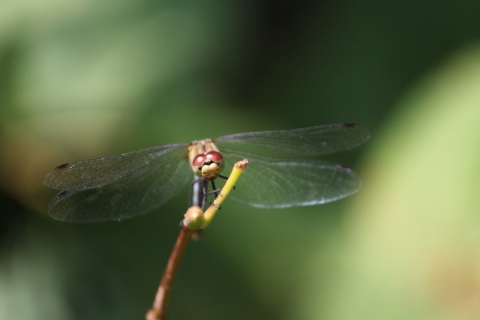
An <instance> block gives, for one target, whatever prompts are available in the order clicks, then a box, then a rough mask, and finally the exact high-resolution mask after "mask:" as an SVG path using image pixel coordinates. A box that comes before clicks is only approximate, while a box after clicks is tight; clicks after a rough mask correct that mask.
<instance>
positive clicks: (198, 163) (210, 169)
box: [192, 151, 225, 180]
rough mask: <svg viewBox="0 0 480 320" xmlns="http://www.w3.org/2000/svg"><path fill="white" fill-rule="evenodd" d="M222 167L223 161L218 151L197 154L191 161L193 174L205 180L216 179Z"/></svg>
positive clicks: (223, 165)
mask: <svg viewBox="0 0 480 320" xmlns="http://www.w3.org/2000/svg"><path fill="white" fill-rule="evenodd" d="M224 167H225V161H224V160H223V156H222V154H221V153H220V152H218V151H209V152H207V153H200V154H197V155H196V156H195V158H193V161H192V168H193V171H194V173H195V174H196V175H197V176H199V177H202V178H204V179H206V180H214V179H216V178H217V177H218V175H219V174H220V172H222V170H223V168H224Z"/></svg>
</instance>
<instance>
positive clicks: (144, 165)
mask: <svg viewBox="0 0 480 320" xmlns="http://www.w3.org/2000/svg"><path fill="white" fill-rule="evenodd" d="M369 137H370V133H369V132H368V130H366V129H364V128H362V127H360V126H358V125H355V124H332V125H323V126H315V127H309V128H301V129H293V130H281V131H260V132H246V133H239V134H232V135H227V136H223V137H219V138H217V139H215V140H212V139H205V140H199V141H193V142H191V143H177V144H169V145H163V146H158V147H153V148H147V149H143V150H138V151H133V152H129V153H124V154H120V155H114V156H108V157H102V158H97V159H91V160H84V161H77V162H72V163H67V164H63V165H60V166H58V167H57V168H55V169H54V170H53V171H52V172H50V173H49V174H48V175H47V176H46V177H45V180H44V183H45V185H46V186H48V187H50V188H53V189H56V190H58V193H57V195H56V196H55V197H54V198H53V200H52V201H51V202H50V205H49V213H50V215H51V216H52V217H53V218H55V219H58V220H62V221H71V222H95V221H105V220H120V219H126V218H131V217H133V216H136V215H140V214H143V213H146V212H148V211H151V210H153V209H156V208H158V207H160V206H161V205H162V204H164V203H165V202H166V201H167V200H169V199H171V198H172V197H174V196H175V195H176V194H178V193H180V191H182V190H187V186H188V183H191V181H192V176H193V175H192V170H193V172H194V174H195V175H197V176H198V177H201V178H203V179H204V180H205V181H213V180H214V179H216V178H217V177H219V176H220V172H221V170H222V169H223V168H224V167H226V168H232V167H233V164H234V163H235V162H237V161H239V160H242V159H248V161H249V167H248V170H247V171H246V172H245V174H243V175H242V178H241V179H240V180H239V182H238V185H237V188H236V189H235V190H234V191H233V192H232V194H231V195H230V198H231V199H233V200H237V201H239V202H242V203H245V204H247V205H250V206H253V207H257V208H288V207H295V206H309V205H318V204H323V203H327V202H331V201H335V200H338V199H341V198H344V197H347V196H349V195H351V194H353V193H355V192H357V191H358V189H359V188H360V179H359V178H358V176H357V175H356V173H355V172H354V171H353V170H351V169H349V168H347V167H345V166H343V165H337V164H334V163H328V162H324V161H320V160H318V159H317V158H318V157H319V156H321V155H325V154H330V153H335V152H339V151H344V150H348V149H351V148H354V147H356V146H358V145H360V144H362V143H364V142H365V141H367V140H368V139H369ZM220 151H221V154H220ZM227 175H228V173H227ZM197 179H198V178H197ZM196 181H197V180H196Z"/></svg>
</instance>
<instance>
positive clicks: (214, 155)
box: [207, 151, 223, 163]
mask: <svg viewBox="0 0 480 320" xmlns="http://www.w3.org/2000/svg"><path fill="white" fill-rule="evenodd" d="M207 159H208V160H212V161H214V162H216V163H219V162H221V161H222V160H223V156H222V154H221V153H220V152H217V151H210V152H207Z"/></svg>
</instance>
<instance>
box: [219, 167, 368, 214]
mask: <svg viewBox="0 0 480 320" xmlns="http://www.w3.org/2000/svg"><path fill="white" fill-rule="evenodd" d="M228 167H230V164H229V166H228ZM360 184H361V183H360V179H359V178H358V176H357V175H356V173H355V172H354V171H353V170H351V169H349V168H346V167H344V166H341V165H336V164H331V163H327V162H322V161H308V160H300V161H281V160H280V161H264V160H259V159H256V160H252V161H250V159H249V164H248V168H247V170H245V173H243V175H242V177H241V178H240V179H239V181H238V184H237V186H236V188H235V190H233V191H232V193H230V197H231V198H232V199H234V200H237V201H239V202H242V203H245V204H248V205H251V206H253V207H259V208H288V207H295V206H310V205H317V204H323V203H327V202H331V201H334V200H337V199H341V198H344V197H347V196H349V195H351V194H353V193H355V192H357V191H358V190H359V189H360Z"/></svg>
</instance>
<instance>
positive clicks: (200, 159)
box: [192, 153, 207, 168]
mask: <svg viewBox="0 0 480 320" xmlns="http://www.w3.org/2000/svg"><path fill="white" fill-rule="evenodd" d="M205 160H207V156H206V155H205V154H203V153H200V154H197V155H196V156H195V158H193V161H192V165H193V166H194V167H196V168H200V167H202V166H203V165H204V163H205Z"/></svg>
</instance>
